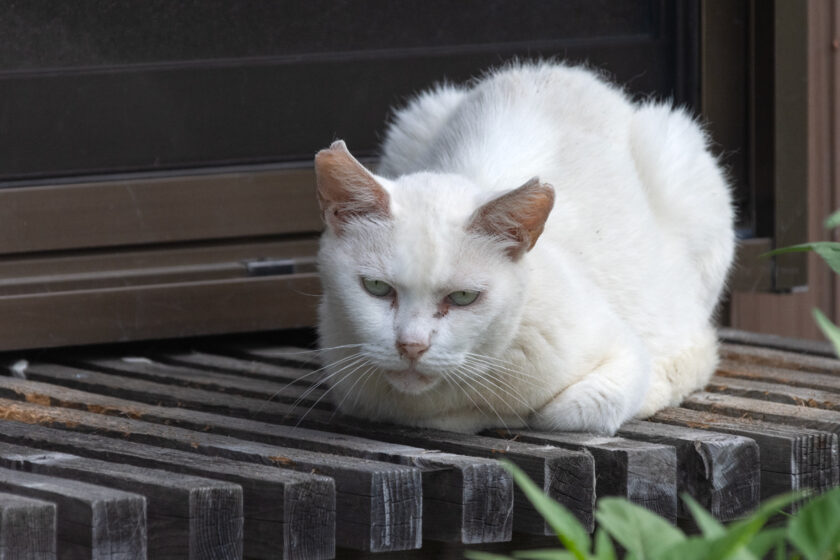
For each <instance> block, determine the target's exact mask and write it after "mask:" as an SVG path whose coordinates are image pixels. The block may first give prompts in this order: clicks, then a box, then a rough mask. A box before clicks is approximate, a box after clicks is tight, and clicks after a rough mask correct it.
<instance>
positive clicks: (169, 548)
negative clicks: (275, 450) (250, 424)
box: [0, 443, 243, 560]
mask: <svg viewBox="0 0 840 560" xmlns="http://www.w3.org/2000/svg"><path fill="white" fill-rule="evenodd" d="M0 467H4V468H7V469H13V470H22V471H26V472H34V473H37V474H43V475H48V476H54V477H57V478H67V479H72V480H79V481H81V482H87V483H90V484H96V485H99V486H107V487H109V488H116V489H119V490H123V491H126V492H132V493H135V494H140V495H142V496H144V497H145V498H146V528H147V539H148V540H147V550H148V554H149V557H150V558H162V559H172V560H181V559H184V558H189V559H191V560H205V559H206V560H217V559H218V560H222V559H231V560H234V559H239V558H242V529H243V519H242V488H241V487H240V486H239V485H237V484H231V483H227V482H220V481H217V480H210V479H207V478H199V477H196V476H190V475H184V474H179V473H173V472H167V471H162V470H158V469H149V468H145V467H137V466H133V465H124V464H116V463H109V462H106V461H101V460H98V459H87V458H83V457H78V456H76V455H70V454H67V453H62V452H55V451H43V450H40V449H33V448H31V447H24V446H21V445H15V444H10V443H0Z"/></svg>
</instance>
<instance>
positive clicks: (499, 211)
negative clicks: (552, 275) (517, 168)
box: [469, 178, 554, 260]
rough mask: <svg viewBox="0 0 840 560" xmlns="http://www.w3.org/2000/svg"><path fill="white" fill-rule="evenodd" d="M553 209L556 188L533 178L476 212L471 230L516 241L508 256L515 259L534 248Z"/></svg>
mask: <svg viewBox="0 0 840 560" xmlns="http://www.w3.org/2000/svg"><path fill="white" fill-rule="evenodd" d="M553 206H554V189H553V188H552V187H551V185H547V184H544V183H540V181H539V180H538V179H536V178H534V179H531V180H530V181H528V182H527V183H525V184H524V185H522V186H521V187H519V188H518V189H516V190H513V191H511V192H509V193H506V194H503V195H501V196H499V197H497V198H494V199H493V200H491V201H490V202H488V203H486V204H485V205H484V206H482V207H481V208H479V209H478V210H476V211H475V213H474V214H473V217H472V221H471V222H470V226H469V229H471V230H473V231H477V232H480V233H483V234H487V235H491V236H495V237H502V238H505V239H508V240H511V241H513V242H514V243H515V244H514V246H513V247H511V248H510V249H509V250H508V254H509V255H510V257H511V258H512V259H514V260H516V259H518V258H519V257H521V256H522V255H523V254H525V253H526V252H528V251H530V250H531V249H533V247H534V245H535V244H536V242H537V239H539V237H540V235H541V234H542V232H543V229H544V228H545V222H546V220H547V219H548V215H549V213H551V209H552V207H553Z"/></svg>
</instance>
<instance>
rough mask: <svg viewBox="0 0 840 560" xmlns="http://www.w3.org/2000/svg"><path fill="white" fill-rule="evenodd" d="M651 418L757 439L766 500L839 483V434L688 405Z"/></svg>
mask: <svg viewBox="0 0 840 560" xmlns="http://www.w3.org/2000/svg"><path fill="white" fill-rule="evenodd" d="M650 420H651V421H654V422H660V423H663V424H672V425H677V426H683V427H687V428H695V429H700V430H708V431H711V432H722V433H727V434H734V435H739V436H743V437H747V438H750V439H752V440H754V441H755V442H756V444H758V448H759V453H760V459H761V499H762V500H764V499H767V498H769V497H771V496H775V495H777V494H781V493H783V492H788V491H791V490H799V489H804V488H811V489H814V490H815V491H817V492H822V491H825V490H827V489H829V488H833V487H834V486H836V485H837V483H838V464H837V452H838V448H837V435H836V434H833V433H830V432H826V431H821V430H813V429H809V428H802V427H795V426H788V425H784V424H772V423H769V422H763V421H760V420H753V419H750V418H740V417H739V418H735V417H730V416H726V415H723V414H718V413H713V412H703V411H699V410H692V409H688V408H666V409H664V410H661V411H659V412H657V413H656V414H655V415H654V416H652V417H651V418H650Z"/></svg>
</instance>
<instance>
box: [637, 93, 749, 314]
mask: <svg viewBox="0 0 840 560" xmlns="http://www.w3.org/2000/svg"><path fill="white" fill-rule="evenodd" d="M630 146H631V150H632V154H633V158H634V160H635V163H636V168H637V170H638V173H639V178H640V179H641V181H642V184H643V185H644V187H645V189H646V192H647V195H648V201H649V203H650V206H651V208H652V210H653V212H654V214H655V215H656V216H657V219H658V221H659V223H660V224H661V225H662V226H663V227H664V228H665V229H666V231H668V232H669V233H670V234H671V235H674V236H676V237H677V238H679V239H682V240H683V241H684V243H683V247H684V249H685V250H686V251H687V252H688V255H689V256H690V257H691V261H692V262H693V263H694V264H695V265H696V267H697V273H698V274H699V275H700V278H701V280H702V286H703V288H704V290H705V292H704V294H703V301H704V304H705V305H706V308H707V310H708V312H709V313H711V311H712V309H713V308H714V306H715V305H716V304H717V301H718V298H719V296H720V293H721V291H722V289H723V286H724V283H725V280H726V275H727V273H728V271H729V266H730V264H731V263H732V258H733V253H734V249H735V235H734V228H733V221H734V210H733V206H732V195H731V193H730V190H729V185H728V183H727V180H726V177H725V174H724V172H723V170H722V169H721V167H720V165H719V164H718V162H717V160H716V159H715V157H714V156H713V155H712V154H711V153H710V151H709V149H708V139H707V137H706V135H705V134H704V132H703V130H702V128H701V127H700V126H699V125H698V123H697V122H695V121H694V119H692V118H691V117H690V116H689V115H688V114H687V113H686V112H684V111H682V110H679V109H676V110H675V109H673V108H672V107H671V106H669V105H665V104H655V103H649V104H644V105H642V106H640V107H639V108H638V109H637V110H636V113H635V115H634V117H633V124H632V126H631V129H630Z"/></svg>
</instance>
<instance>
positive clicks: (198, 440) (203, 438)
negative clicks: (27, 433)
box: [0, 400, 422, 551]
mask: <svg viewBox="0 0 840 560" xmlns="http://www.w3.org/2000/svg"><path fill="white" fill-rule="evenodd" d="M0 407H2V408H3V414H4V416H5V417H6V418H8V419H13V420H19V421H33V420H34V421H35V422H36V423H39V424H43V425H49V426H50V427H55V428H61V429H66V430H76V431H87V432H95V433H97V434H103V435H108V436H109V437H115V438H121V439H124V440H130V441H136V442H140V443H148V444H153V445H157V446H160V447H170V448H174V449H179V450H182V451H188V452H195V453H202V454H206V455H211V456H221V457H227V458H230V459H237V460H244V461H248V462H253V463H261V464H266V465H273V466H276V467H278V468H288V469H294V470H298V471H302V472H307V473H309V472H317V473H319V474H324V475H326V476H329V477H330V478H333V479H334V480H335V489H336V543H337V544H338V545H339V546H344V547H347V548H353V549H357V550H369V551H387V550H408V549H412V548H419V547H420V544H421V536H422V535H421V514H422V479H421V476H420V472H419V471H418V470H417V469H415V468H413V467H408V466H403V465H395V464H391V463H384V462H381V461H370V460H366V459H356V458H348V457H341V456H338V455H328V454H323V453H314V452H310V451H303V450H299V449H291V448H286V447H278V446H272V445H266V444H262V443H257V442H247V441H242V440H237V439H234V438H230V437H226V436H219V435H215V434H207V433H201V432H195V431H192V430H185V429H183V428H175V427H171V426H165V425H156V424H149V423H147V422H142V421H139V420H132V419H128V418H117V417H112V416H103V415H101V414H94V413H90V412H83V411H80V410H73V409H57V408H47V407H41V406H38V405H32V404H29V403H19V402H18V403H16V402H13V401H8V400H3V401H2V402H0Z"/></svg>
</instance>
